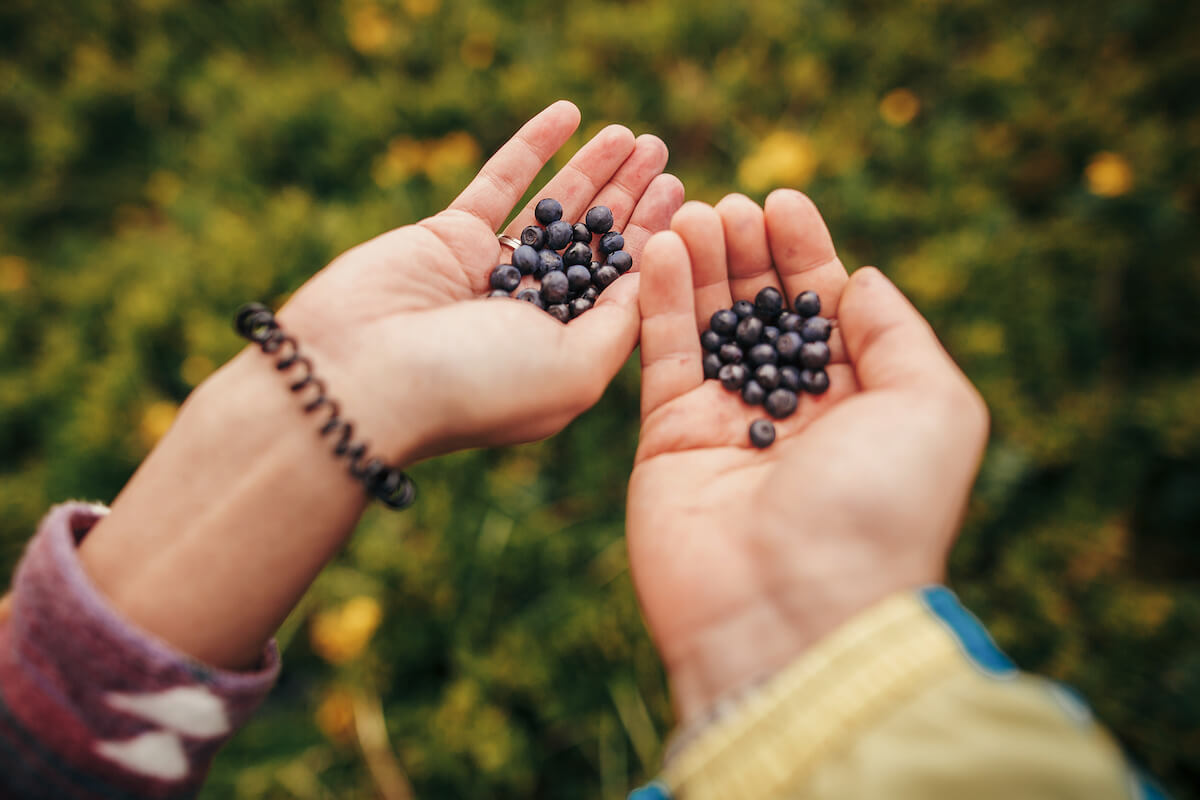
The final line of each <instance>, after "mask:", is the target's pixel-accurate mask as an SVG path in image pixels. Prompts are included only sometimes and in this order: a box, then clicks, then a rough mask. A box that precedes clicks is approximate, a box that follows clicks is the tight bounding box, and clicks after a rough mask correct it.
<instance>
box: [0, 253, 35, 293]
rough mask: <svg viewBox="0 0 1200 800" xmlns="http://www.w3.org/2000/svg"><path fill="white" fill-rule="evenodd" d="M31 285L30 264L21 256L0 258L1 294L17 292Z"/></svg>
mask: <svg viewBox="0 0 1200 800" xmlns="http://www.w3.org/2000/svg"><path fill="white" fill-rule="evenodd" d="M28 285H29V262H28V261H26V260H25V259H23V258H21V257H20V256H0V292H15V291H18V290H20V289H24V288H25V287H26V286H28Z"/></svg>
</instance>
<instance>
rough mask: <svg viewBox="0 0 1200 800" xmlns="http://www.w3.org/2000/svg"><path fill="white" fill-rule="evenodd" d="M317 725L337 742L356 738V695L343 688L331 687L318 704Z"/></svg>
mask: <svg viewBox="0 0 1200 800" xmlns="http://www.w3.org/2000/svg"><path fill="white" fill-rule="evenodd" d="M316 718H317V727H318V728H320V729H321V733H323V734H325V735H326V736H327V737H328V738H330V739H332V740H333V741H335V742H345V741H350V740H352V739H353V738H354V696H353V695H352V694H350V692H348V691H346V690H345V689H341V688H334V689H330V690H329V691H328V692H326V693H325V697H323V698H322V699H321V704H320V705H319V706H317V714H316Z"/></svg>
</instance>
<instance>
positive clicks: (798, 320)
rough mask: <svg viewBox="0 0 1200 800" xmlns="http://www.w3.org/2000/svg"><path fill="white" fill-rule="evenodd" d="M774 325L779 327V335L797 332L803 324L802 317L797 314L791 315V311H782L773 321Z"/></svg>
mask: <svg viewBox="0 0 1200 800" xmlns="http://www.w3.org/2000/svg"><path fill="white" fill-rule="evenodd" d="M775 324H776V325H778V326H779V332H780V333H787V332H788V331H799V330H800V326H801V325H803V324H804V317H802V316H800V315H799V314H793V313H792V312H791V311H784V312H783V313H782V314H780V315H779V319H777V320H776V321H775Z"/></svg>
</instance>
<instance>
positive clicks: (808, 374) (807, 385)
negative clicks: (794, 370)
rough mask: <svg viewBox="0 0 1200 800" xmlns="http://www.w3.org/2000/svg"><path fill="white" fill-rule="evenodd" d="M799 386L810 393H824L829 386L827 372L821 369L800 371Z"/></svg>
mask: <svg viewBox="0 0 1200 800" xmlns="http://www.w3.org/2000/svg"><path fill="white" fill-rule="evenodd" d="M800 388H802V389H804V391H806V392H808V393H810V394H824V392H825V390H826V389H828V388H829V374H828V373H826V372H825V370H823V369H806V370H804V371H803V372H801V373H800Z"/></svg>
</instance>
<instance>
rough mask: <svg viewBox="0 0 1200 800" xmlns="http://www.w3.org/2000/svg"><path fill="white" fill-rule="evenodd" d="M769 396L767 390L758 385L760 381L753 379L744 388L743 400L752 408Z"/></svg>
mask: <svg viewBox="0 0 1200 800" xmlns="http://www.w3.org/2000/svg"><path fill="white" fill-rule="evenodd" d="M766 396H767V390H766V389H764V388H763V387H762V386H760V385H759V384H758V381H756V380H754V379H753V378H751V379H750V380H748V381H746V383H745V384H744V385H743V386H742V400H744V401H746V402H747V403H749V404H750V405H752V406H756V405H758V404H759V403H761V402H762V401H763V400H764V399H765V398H766Z"/></svg>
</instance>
